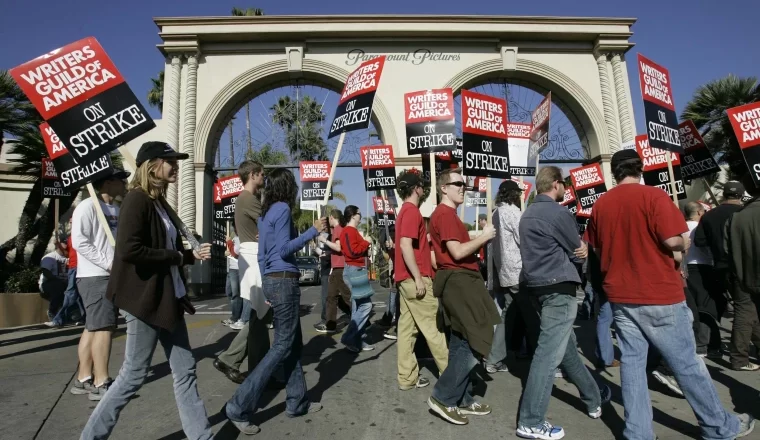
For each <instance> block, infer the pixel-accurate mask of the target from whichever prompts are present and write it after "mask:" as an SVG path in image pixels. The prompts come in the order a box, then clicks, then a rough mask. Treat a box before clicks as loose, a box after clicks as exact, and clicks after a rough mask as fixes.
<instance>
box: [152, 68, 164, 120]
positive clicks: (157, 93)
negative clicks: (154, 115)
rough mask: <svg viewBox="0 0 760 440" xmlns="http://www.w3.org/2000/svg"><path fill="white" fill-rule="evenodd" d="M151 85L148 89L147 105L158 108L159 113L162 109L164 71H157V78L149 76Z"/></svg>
mask: <svg viewBox="0 0 760 440" xmlns="http://www.w3.org/2000/svg"><path fill="white" fill-rule="evenodd" d="M150 81H151V82H152V83H153V87H151V89H150V90H149V91H148V105H150V106H151V107H155V108H157V109H158V112H159V113H162V112H163V111H164V71H163V70H162V71H160V72H158V78H151V79H150Z"/></svg>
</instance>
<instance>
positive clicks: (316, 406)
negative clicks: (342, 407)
mask: <svg viewBox="0 0 760 440" xmlns="http://www.w3.org/2000/svg"><path fill="white" fill-rule="evenodd" d="M321 410H322V404H321V403H319V402H311V403H309V408H308V409H307V410H306V412H305V413H303V414H288V413H285V414H286V415H287V416H288V417H290V418H293V417H301V416H305V415H306V414H311V413H315V412H319V411H321Z"/></svg>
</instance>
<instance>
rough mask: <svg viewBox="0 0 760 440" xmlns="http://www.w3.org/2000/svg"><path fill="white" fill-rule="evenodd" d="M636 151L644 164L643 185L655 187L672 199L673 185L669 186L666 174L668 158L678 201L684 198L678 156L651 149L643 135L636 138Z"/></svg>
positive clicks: (668, 176) (668, 175)
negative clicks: (671, 167)
mask: <svg viewBox="0 0 760 440" xmlns="http://www.w3.org/2000/svg"><path fill="white" fill-rule="evenodd" d="M636 151H637V152H638V153H639V157H641V160H642V162H644V174H643V178H644V184H645V185H649V186H656V187H658V188H660V189H662V190H663V191H665V192H666V193H668V195H669V196H671V197H673V189H672V187H673V185H671V180H670V173H669V172H668V156H670V161H671V164H672V166H673V177H674V178H675V186H676V193H677V195H678V199H685V198H686V188H685V187H684V184H683V179H682V177H681V158H680V156H679V155H678V154H676V153H673V152H670V151H666V150H660V149H657V148H652V147H651V145H650V141H649V139H648V138H647V135H645V134H641V135H638V136H636Z"/></svg>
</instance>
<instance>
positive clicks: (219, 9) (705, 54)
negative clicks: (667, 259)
mask: <svg viewBox="0 0 760 440" xmlns="http://www.w3.org/2000/svg"><path fill="white" fill-rule="evenodd" d="M4 3H5V4H4V5H3V18H4V20H3V25H2V26H0V41H3V42H4V44H3V47H2V49H0V55H1V56H0V68H3V69H8V68H12V67H14V66H16V65H18V64H21V63H23V62H25V61H28V60H30V59H32V58H34V57H36V56H39V55H41V54H43V53H45V52H48V51H50V50H52V49H55V48H57V47H60V46H62V45H64V44H66V43H69V42H72V41H76V40H78V39H81V38H83V37H86V36H94V37H96V38H97V39H98V40H99V41H100V43H101V44H102V45H103V46H104V48H105V49H106V51H107V52H108V53H109V55H110V56H111V58H112V59H113V61H114V63H115V64H116V66H117V67H118V69H119V70H120V71H121V73H122V75H124V77H125V78H126V80H127V82H128V83H129V85H130V86H131V87H132V89H133V90H134V91H135V94H136V95H137V96H138V97H139V98H141V99H142V100H143V102H144V104H145V106H146V107H147V103H145V96H146V94H147V91H148V90H149V89H150V85H151V83H150V78H151V77H154V76H155V75H156V73H157V72H158V71H159V70H161V69H162V68H163V58H162V56H161V55H160V53H159V52H158V50H156V48H155V46H156V44H159V43H160V41H161V40H160V39H159V37H158V29H157V27H156V26H155V24H154V23H153V20H152V18H153V17H166V16H200V15H228V14H229V12H230V10H231V9H232V7H233V6H237V7H258V8H262V9H263V10H264V12H265V13H266V14H267V15H286V14H287V15H308V14H370V13H382V14H394V13H395V14H476V15H564V16H597V17H598V16H612V17H634V18H637V19H638V22H637V23H636V24H635V25H634V26H633V33H634V35H633V37H632V39H631V40H632V41H633V42H634V43H636V46H635V47H634V48H633V49H632V50H631V52H629V54H628V60H629V80H630V83H631V93H632V95H633V101H634V111H635V118H636V125H637V132H643V107H642V105H641V97H640V92H639V88H638V78H637V75H636V70H635V63H630V61H631V60H635V54H636V53H637V52H641V53H643V54H644V55H646V56H647V57H648V58H650V59H652V60H654V61H655V62H657V63H659V64H661V65H663V66H665V67H667V68H668V69H669V70H670V73H671V77H672V81H673V93H674V98H675V103H676V108H677V110H678V112H679V113H680V110H681V109H682V108H683V106H684V105H685V104H686V102H687V101H688V100H689V99H690V97H691V96H692V94H693V92H694V91H695V89H696V88H697V87H698V86H699V85H701V84H703V83H705V82H707V81H709V80H712V79H715V78H719V77H722V76H725V75H727V74H729V73H733V74H736V75H740V76H751V75H760V45H758V44H757V38H756V37H754V30H755V28H756V27H757V17H758V16H760V2H758V1H757V0H754V1H753V0H732V1H731V2H722V3H720V2H719V3H716V2H707V1H704V0H698V1H684V0H668V1H662V0H658V1H650V0H646V1H638V2H635V1H630V0H628V1H613V0H604V1H601V0H586V1H583V2H570V1H567V0H564V1H563V0H544V1H541V2H529V1H520V2H514V1H495V0H488V1H482V0H481V1H469V2H461V1H453V0H438V1H433V0H416V1H414V2H408V1H401V0H385V1H382V2H371V3H370V2H355V1H345V0H330V2H314V1H305V0H291V1H289V2H282V1H273V0H261V1H258V2H256V3H255V4H254V3H251V4H244V3H239V2H225V1H202V0H181V1H180V0H161V1H155V0H154V1H147V0H133V1H130V2H104V1H102V0H98V1H95V0H78V1H76V2H60V1H53V0H37V1H36V2H34V4H33V6H32V5H31V4H30V3H27V2H11V1H5V2H4ZM724 6H725V7H724ZM151 113H152V115H153V116H154V117H160V114H159V113H158V111H156V110H154V109H151ZM325 113H327V115H328V118H329V119H331V118H332V115H333V113H334V107H333V108H326V109H325ZM253 118H254V116H253V115H252V119H253ZM375 143H376V142H375ZM221 144H222V145H224V139H223V141H222V143H221ZM342 170H347V169H345V168H344V169H342ZM360 174H361V171H360V170H350V171H346V172H345V174H344V175H342V176H341V178H343V180H344V181H355V180H354V179H355V178H356V177H357V176H358V175H360ZM344 186H346V188H341V191H343V192H344V193H346V194H347V195H348V197H349V199H350V200H351V201H359V202H360V203H356V202H354V203H355V204H357V205H359V206H360V207H364V203H363V202H364V200H365V195H364V191H363V188H361V187H358V186H357V185H344ZM468 217H474V212H473V213H472V214H470V215H468Z"/></svg>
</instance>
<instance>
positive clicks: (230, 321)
mask: <svg viewBox="0 0 760 440" xmlns="http://www.w3.org/2000/svg"><path fill="white" fill-rule="evenodd" d="M234 323H235V321H233V320H231V319H230V318H227V319H225V320H223V321H222V325H226V326H227V327H229V326H230V325H232V324H234Z"/></svg>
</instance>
